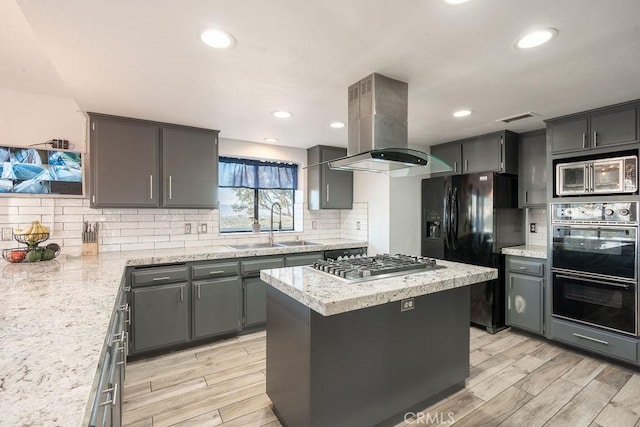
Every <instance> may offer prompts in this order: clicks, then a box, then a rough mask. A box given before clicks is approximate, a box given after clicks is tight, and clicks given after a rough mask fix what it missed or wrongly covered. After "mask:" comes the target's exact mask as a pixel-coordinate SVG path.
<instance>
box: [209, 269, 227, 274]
mask: <svg viewBox="0 0 640 427" xmlns="http://www.w3.org/2000/svg"><path fill="white" fill-rule="evenodd" d="M222 273H224V270H214V271H210V272H209V274H222Z"/></svg>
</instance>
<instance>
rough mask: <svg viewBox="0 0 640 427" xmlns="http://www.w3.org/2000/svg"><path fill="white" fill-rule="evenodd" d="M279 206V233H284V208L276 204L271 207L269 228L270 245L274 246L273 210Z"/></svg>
mask: <svg viewBox="0 0 640 427" xmlns="http://www.w3.org/2000/svg"><path fill="white" fill-rule="evenodd" d="M276 205H278V212H279V214H280V220H279V221H278V231H282V206H280V203H278V202H274V203H273V204H272V205H271V223H270V226H269V245H270V246H273V208H274V207H275V206H276Z"/></svg>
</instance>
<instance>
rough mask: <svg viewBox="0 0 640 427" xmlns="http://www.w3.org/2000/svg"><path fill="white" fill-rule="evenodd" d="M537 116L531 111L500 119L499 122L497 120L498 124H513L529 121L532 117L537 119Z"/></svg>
mask: <svg viewBox="0 0 640 427" xmlns="http://www.w3.org/2000/svg"><path fill="white" fill-rule="evenodd" d="M535 116H537V114H536V113H532V112H531V111H527V112H526V113H521V114H516V115H515V116H511V117H505V118H504V119H498V120H496V122H503V123H511V122H515V121H517V120H523V119H528V118H530V117H535Z"/></svg>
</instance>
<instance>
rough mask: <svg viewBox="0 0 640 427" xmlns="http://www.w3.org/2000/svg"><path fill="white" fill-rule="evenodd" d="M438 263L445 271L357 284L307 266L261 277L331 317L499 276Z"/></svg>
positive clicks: (480, 269)
mask: <svg viewBox="0 0 640 427" xmlns="http://www.w3.org/2000/svg"><path fill="white" fill-rule="evenodd" d="M437 263H438V264H439V265H442V266H445V267H446V268H444V269H438V270H433V271H426V272H423V273H413V274H406V275H401V276H395V277H389V278H385V279H375V280H370V281H366V282H358V283H348V282H347V281H346V280H344V279H341V278H339V277H335V276H331V275H329V274H324V273H322V272H319V271H315V270H313V269H312V268H309V267H287V268H277V269H271V270H262V271H261V272H260V278H261V279H262V280H264V281H265V282H267V283H268V284H270V285H271V286H273V287H274V288H276V289H278V290H280V291H282V292H284V293H285V294H287V295H289V296H290V297H292V298H293V299H295V300H296V301H298V302H300V303H302V304H304V305H306V306H307V307H309V308H311V309H312V310H314V311H316V312H318V313H320V314H322V315H324V316H330V315H333V314H339V313H345V312H347V311H353V310H358V309H361V308H365V307H371V306H375V305H381V304H386V303H388V302H392V301H399V300H401V299H404V298H410V297H417V296H420V295H426V294H430V293H435V292H440V291H444V290H447V289H453V288H458V287H461V286H467V285H471V284H474V283H479V282H485V281H487V280H493V279H496V278H497V277H498V270H497V269H495V268H488V267H479V266H475V265H469V264H460V263H457V262H451V261H444V260H437Z"/></svg>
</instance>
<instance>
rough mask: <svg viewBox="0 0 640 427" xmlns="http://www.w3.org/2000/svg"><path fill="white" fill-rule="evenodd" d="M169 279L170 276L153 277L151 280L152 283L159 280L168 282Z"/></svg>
mask: <svg viewBox="0 0 640 427" xmlns="http://www.w3.org/2000/svg"><path fill="white" fill-rule="evenodd" d="M169 279H171V276H164V277H154V278H153V279H151V280H152V281H154V282H158V281H160V280H169Z"/></svg>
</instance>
